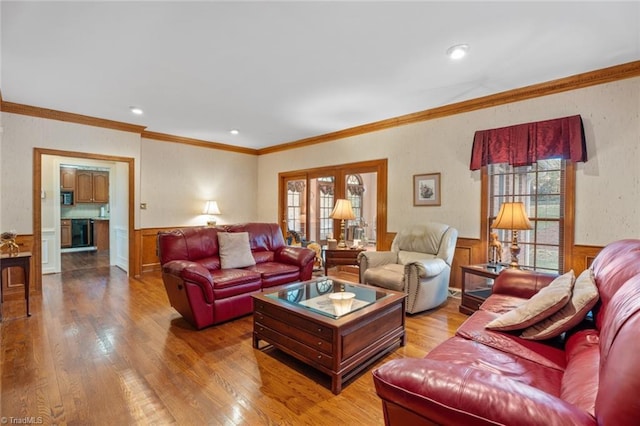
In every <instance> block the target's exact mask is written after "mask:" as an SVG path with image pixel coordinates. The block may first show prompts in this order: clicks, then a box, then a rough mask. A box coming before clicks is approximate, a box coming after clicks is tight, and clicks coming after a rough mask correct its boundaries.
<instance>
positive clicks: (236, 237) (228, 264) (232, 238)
mask: <svg viewBox="0 0 640 426" xmlns="http://www.w3.org/2000/svg"><path fill="white" fill-rule="evenodd" d="M218 245H219V246H220V266H221V268H222V269H229V268H244V267H246V266H251V265H255V264H256V260H255V259H254V258H253V255H252V254H251V246H250V245H249V233H248V232H218Z"/></svg>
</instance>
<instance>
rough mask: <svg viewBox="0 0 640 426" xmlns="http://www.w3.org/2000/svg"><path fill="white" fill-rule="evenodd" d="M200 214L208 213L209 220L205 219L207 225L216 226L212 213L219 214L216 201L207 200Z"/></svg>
mask: <svg viewBox="0 0 640 426" xmlns="http://www.w3.org/2000/svg"><path fill="white" fill-rule="evenodd" d="M202 214H206V215H209V220H207V226H216V220H215V217H213V215H214V214H220V209H219V208H218V202H217V201H212V200H209V201H207V202H206V204H205V205H204V210H203V211H202Z"/></svg>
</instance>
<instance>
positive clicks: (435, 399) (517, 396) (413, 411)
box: [373, 358, 596, 426]
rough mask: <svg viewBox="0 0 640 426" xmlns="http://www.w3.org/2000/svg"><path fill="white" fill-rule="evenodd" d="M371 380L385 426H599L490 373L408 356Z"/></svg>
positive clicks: (547, 396) (545, 396) (550, 397)
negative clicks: (378, 398)
mask: <svg viewBox="0 0 640 426" xmlns="http://www.w3.org/2000/svg"><path fill="white" fill-rule="evenodd" d="M373 377H374V383H375V387H376V391H377V393H378V395H379V396H380V398H382V400H383V407H384V411H385V413H384V414H385V419H386V424H394V425H396V424H397V425H400V424H411V425H420V424H424V425H427V424H428V425H433V424H441V425H454V424H455V425H460V424H464V425H488V424H491V425H495V424H505V425H517V424H521V425H523V424H526V425H545V426H547V425H572V426H575V425H595V424H596V421H595V419H594V418H593V417H592V416H591V415H590V414H588V413H587V412H586V411H583V410H581V409H579V408H577V407H575V406H573V405H571V404H568V403H567V402H565V401H563V400H561V399H559V398H557V397H555V396H553V395H550V394H548V393H546V392H544V391H542V390H540V389H537V388H534V387H532V386H529V385H527V384H524V383H521V382H518V381H516V380H513V379H510V378H507V377H504V376H500V375H498V374H495V373H492V372H490V371H485V370H480V369H474V368H469V367H465V366H460V365H456V364H449V363H445V362H442V361H436V360H430V359H427V358H425V359H410V358H405V359H397V360H393V361H390V362H388V363H386V364H384V365H382V366H381V367H379V368H378V369H376V370H375V371H374V372H373ZM407 421H409V423H407Z"/></svg>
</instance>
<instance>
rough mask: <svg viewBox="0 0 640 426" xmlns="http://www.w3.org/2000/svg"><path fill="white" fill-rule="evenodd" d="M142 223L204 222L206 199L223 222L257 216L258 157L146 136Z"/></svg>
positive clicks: (142, 186)
mask: <svg viewBox="0 0 640 426" xmlns="http://www.w3.org/2000/svg"><path fill="white" fill-rule="evenodd" d="M141 156H142V178H141V186H140V193H141V202H143V203H147V209H146V210H142V211H141V216H142V220H141V222H142V228H154V227H156V228H157V227H165V226H189V225H204V224H205V223H206V222H207V216H203V215H202V209H203V208H204V204H205V201H207V200H215V201H217V202H218V207H219V208H220V214H219V215H217V216H216V220H217V222H218V223H220V224H224V223H239V222H247V221H251V220H255V219H256V217H257V204H256V182H257V180H258V178H257V173H258V172H257V163H258V159H257V158H258V157H257V156H255V155H248V154H239V153H234V152H228V151H219V150H214V149H205V148H199V147H196V146H191V145H184V144H179V143H171V142H157V141H153V140H147V139H142V155H141Z"/></svg>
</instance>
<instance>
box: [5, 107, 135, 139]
mask: <svg viewBox="0 0 640 426" xmlns="http://www.w3.org/2000/svg"><path fill="white" fill-rule="evenodd" d="M0 110H2V112H10V113H13V114H20V115H28V116H31V117H39V118H48V119H50V120H58V121H66V122H68V123H76V124H84V125H86V126H95V127H103V128H106V129H113V130H122V131H123V132H132V133H142V131H143V130H144V129H145V128H146V126H139V125H137V124H130V123H123V122H120V121H113V120H105V119H104V118H96V117H90V116H88V115H82V114H74V113H72V112H64V111H57V110H54V109H48V108H40V107H35V106H30V105H23V104H16V103H13V102H6V101H4V100H2V101H0Z"/></svg>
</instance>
